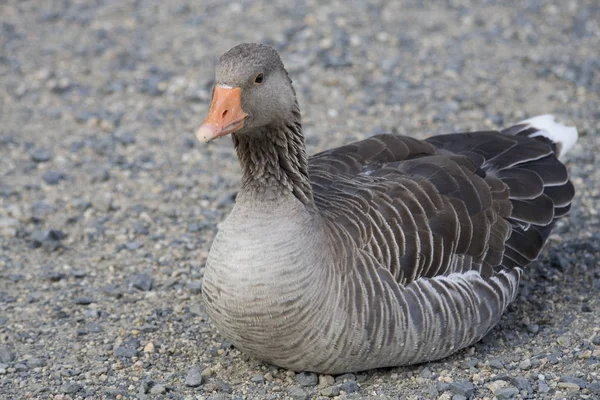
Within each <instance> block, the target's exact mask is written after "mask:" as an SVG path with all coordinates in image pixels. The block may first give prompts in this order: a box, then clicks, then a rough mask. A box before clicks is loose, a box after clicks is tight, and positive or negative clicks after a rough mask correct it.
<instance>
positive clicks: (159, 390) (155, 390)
mask: <svg viewBox="0 0 600 400" xmlns="http://www.w3.org/2000/svg"><path fill="white" fill-rule="evenodd" d="M165 393H167V388H166V387H165V386H164V385H161V384H160V383H158V384H156V385H154V386H152V388H151V389H150V394H165Z"/></svg>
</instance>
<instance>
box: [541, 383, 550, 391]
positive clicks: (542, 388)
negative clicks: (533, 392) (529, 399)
mask: <svg viewBox="0 0 600 400" xmlns="http://www.w3.org/2000/svg"><path fill="white" fill-rule="evenodd" d="M549 391H550V386H548V384H547V383H546V382H542V381H539V382H538V392H540V393H548V392H549Z"/></svg>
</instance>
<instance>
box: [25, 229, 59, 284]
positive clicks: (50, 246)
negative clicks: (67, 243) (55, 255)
mask: <svg viewBox="0 0 600 400" xmlns="http://www.w3.org/2000/svg"><path fill="white" fill-rule="evenodd" d="M64 238H65V234H64V233H63V232H62V231H60V230H58V229H48V230H45V231H34V232H33V233H32V234H31V245H32V246H33V248H38V247H43V248H44V249H46V250H48V251H55V250H58V249H59V248H60V247H62V244H61V240H63V239H64ZM63 275H64V274H63Z"/></svg>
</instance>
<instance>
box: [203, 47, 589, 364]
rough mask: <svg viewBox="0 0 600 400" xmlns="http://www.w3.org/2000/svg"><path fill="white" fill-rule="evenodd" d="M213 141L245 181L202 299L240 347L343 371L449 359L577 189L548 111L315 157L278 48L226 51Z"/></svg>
mask: <svg viewBox="0 0 600 400" xmlns="http://www.w3.org/2000/svg"><path fill="white" fill-rule="evenodd" d="M215 82H216V83H215V87H214V91H213V98H212V104H211V106H210V110H209V113H208V117H207V118H206V120H205V121H204V123H203V124H202V125H201V126H200V128H199V129H198V131H197V133H196V136H197V137H198V139H200V140H202V141H210V140H212V139H215V138H217V137H221V136H224V135H228V134H231V135H232V138H233V144H234V147H235V151H236V152H237V156H238V159H239V162H240V164H241V170H242V181H241V190H240V191H239V193H238V195H237V199H236V202H235V206H234V207H233V210H232V211H231V214H230V215H229V217H228V218H227V219H226V220H225V221H224V222H223V223H222V225H221V227H220V230H219V232H218V234H217V235H216V237H215V239H214V242H213V244H212V247H211V249H210V253H209V256H208V259H207V261H206V270H205V274H204V283H203V297H204V301H205V305H206V310H207V313H208V316H209V318H210V319H211V320H212V322H213V323H214V325H215V326H216V327H217V328H218V330H219V331H220V332H221V334H222V335H224V336H225V337H226V338H227V339H229V340H231V341H232V342H233V343H234V345H235V346H236V347H237V348H239V349H240V350H241V351H243V352H245V353H247V354H248V355H250V356H253V357H255V358H258V359H260V360H263V361H266V362H269V363H272V364H275V365H278V366H281V367H284V368H288V369H292V370H296V371H304V370H306V371H313V372H318V373H329V374H337V373H343V372H348V371H360V370H367V369H372V368H378V367H388V366H400V365H406V364H413V363H420V362H425V361H430V360H436V359H440V358H443V357H446V356H448V355H450V354H452V353H454V352H456V351H457V350H459V349H462V348H464V347H466V346H469V345H471V344H473V343H475V342H477V341H478V340H480V339H481V338H482V337H483V336H484V335H485V334H486V333H487V332H488V331H489V330H490V329H491V328H492V327H493V326H494V325H496V324H497V323H498V321H499V320H500V317H501V315H502V313H503V312H504V311H505V310H506V307H507V305H508V304H509V303H510V302H511V301H513V300H514V299H515V296H516V293H517V288H518V286H519V278H520V275H521V271H522V268H523V267H526V266H527V265H529V264H530V263H531V262H532V261H533V260H535V259H536V257H537V256H538V254H539V253H540V250H541V249H542V246H543V245H544V242H545V241H546V239H547V237H548V235H549V234H550V231H551V229H552V227H553V225H554V224H555V222H556V220H557V219H558V218H560V217H562V216H564V215H565V214H567V212H568V211H569V208H570V206H571V200H572V198H573V196H574V188H573V185H572V184H571V182H570V181H569V177H568V174H567V170H566V168H565V166H564V165H563V164H562V163H561V162H560V161H559V159H558V157H559V156H560V155H563V154H564V153H565V152H566V151H567V150H568V149H569V148H570V147H571V146H572V145H573V144H574V143H575V141H576V139H577V131H576V130H575V128H570V127H566V126H563V125H560V124H559V123H557V122H555V121H554V117H552V116H550V115H545V116H539V117H535V118H532V119H530V120H527V121H523V122H521V123H519V124H517V125H515V126H512V127H509V128H508V129H505V130H503V131H500V132H496V131H488V132H472V133H453V134H447V135H440V136H434V137H431V138H429V139H427V140H417V139H414V138H411V137H407V136H401V135H396V134H384V135H376V136H373V137H370V138H368V139H365V140H362V141H359V142H356V143H351V144H348V145H345V146H342V147H338V148H334V149H331V150H327V151H324V152H322V153H319V154H316V155H314V156H312V157H310V158H307V156H306V151H305V144H304V137H303V135H302V126H301V123H300V110H299V107H298V103H297V101H296V95H295V92H294V89H293V88H292V83H291V80H290V79H289V77H288V74H287V72H286V70H285V68H284V65H283V63H282V61H281V59H280V57H279V55H278V54H277V52H276V51H275V50H274V49H272V48H271V47H268V46H265V45H260V44H241V45H239V46H236V47H234V48H232V49H231V50H229V51H228V52H226V53H225V54H224V55H222V56H221V57H220V59H219V62H218V66H217V68H216V80H215Z"/></svg>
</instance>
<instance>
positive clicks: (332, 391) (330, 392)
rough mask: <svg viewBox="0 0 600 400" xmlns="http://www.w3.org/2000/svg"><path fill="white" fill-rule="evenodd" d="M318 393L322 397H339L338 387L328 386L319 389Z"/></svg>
mask: <svg viewBox="0 0 600 400" xmlns="http://www.w3.org/2000/svg"><path fill="white" fill-rule="evenodd" d="M319 393H320V394H321V395H322V396H327V397H334V396H339V394H340V387H339V386H328V387H326V388H323V389H321V390H320V392H319Z"/></svg>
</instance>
